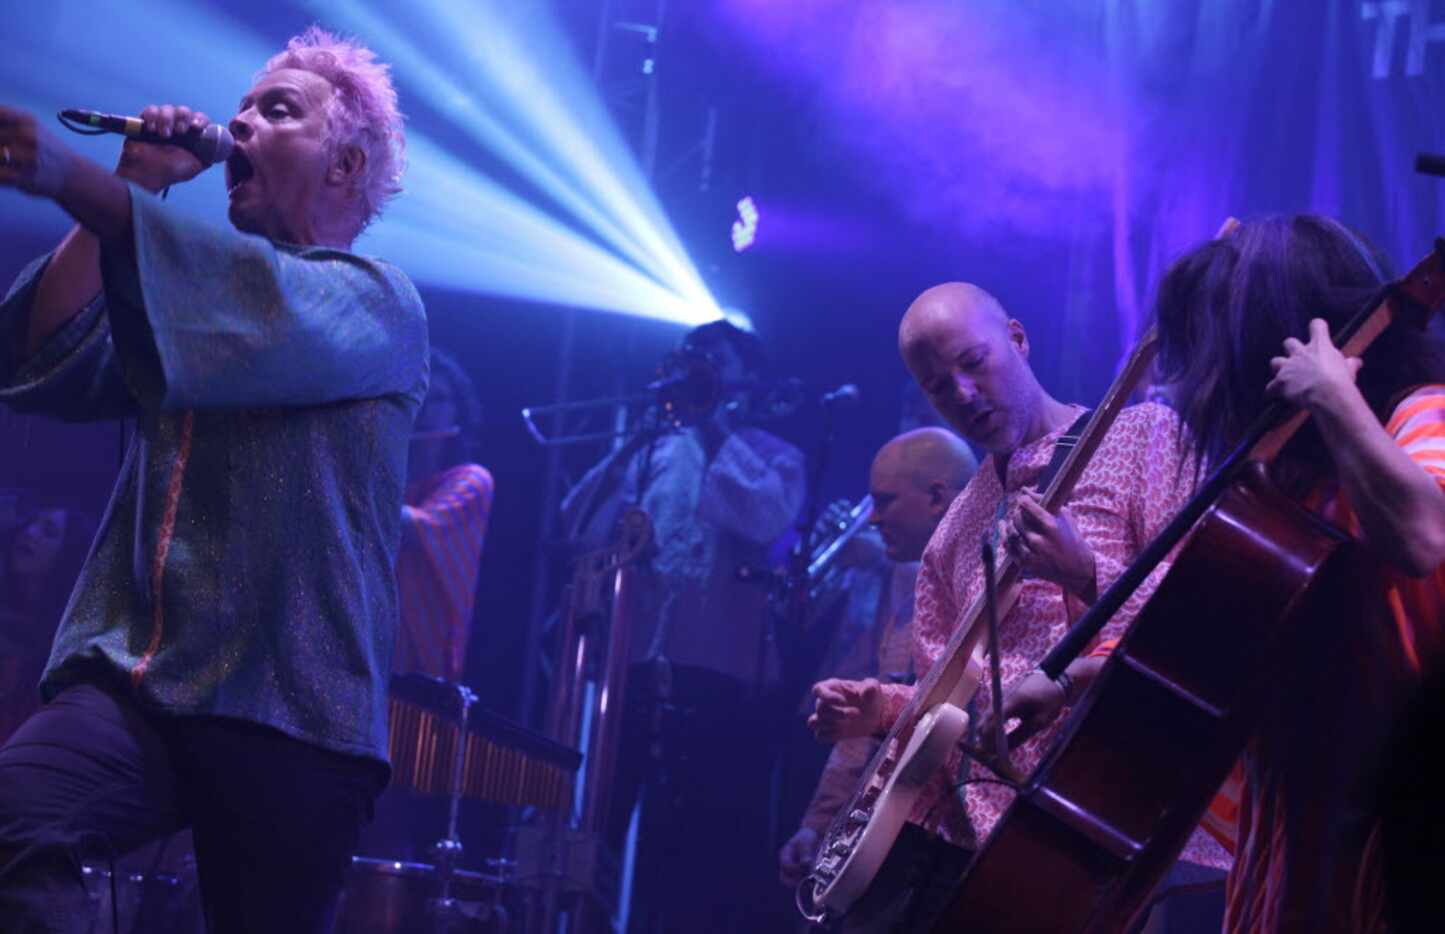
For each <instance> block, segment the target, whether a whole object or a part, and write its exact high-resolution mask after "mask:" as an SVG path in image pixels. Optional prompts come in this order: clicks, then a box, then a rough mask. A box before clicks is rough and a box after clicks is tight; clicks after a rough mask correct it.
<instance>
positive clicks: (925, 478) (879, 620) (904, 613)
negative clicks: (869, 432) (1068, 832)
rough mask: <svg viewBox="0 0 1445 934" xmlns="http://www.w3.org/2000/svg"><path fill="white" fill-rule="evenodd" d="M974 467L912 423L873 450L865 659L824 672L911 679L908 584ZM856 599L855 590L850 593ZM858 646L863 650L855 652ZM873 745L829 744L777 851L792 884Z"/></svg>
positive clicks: (943, 436)
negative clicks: (878, 571) (878, 569)
mask: <svg viewBox="0 0 1445 934" xmlns="http://www.w3.org/2000/svg"><path fill="white" fill-rule="evenodd" d="M977 470H978V462H977V461H976V460H975V459H974V456H973V452H971V451H970V450H969V449H968V445H966V444H964V443H963V441H962V440H960V439H959V437H958V436H957V435H955V434H953V433H952V432H950V431H947V430H945V429H943V428H918V429H915V430H913V431H908V432H905V433H903V434H901V435H898V436H897V437H895V438H893V439H892V440H890V441H889V442H888V443H886V444H884V445H883V447H882V448H880V449H879V450H878V453H877V455H876V456H875V457H874V458H873V465H872V468H871V469H870V471H869V474H868V490H869V493H870V494H871V495H872V497H873V512H872V513H871V514H870V515H869V517H868V521H869V524H870V525H871V526H872V527H873V528H874V529H876V530H877V532H878V533H879V535H880V536H881V537H882V540H883V546H884V555H885V557H886V585H885V587H884V588H882V592H881V593H877V594H876V595H875V594H868V596H873V599H872V600H871V601H868V605H867V607H866V608H867V609H871V610H872V613H871V614H869V615H870V616H871V617H872V618H871V619H870V620H869V622H871V623H872V625H871V626H870V627H869V630H868V632H867V637H866V638H863V639H858V640H855V648H854V652H853V653H852V654H855V655H866V656H867V663H865V664H859V663H858V662H856V661H854V662H852V663H851V664H850V662H849V661H847V660H844V661H841V662H839V663H836V665H835V666H834V667H832V668H830V669H829V674H830V676H833V677H848V676H850V674H851V672H850V670H849V669H850V668H863V669H865V670H864V671H861V672H859V673H858V674H857V675H856V677H868V676H872V677H875V678H878V679H879V680H880V681H883V682H886V683H895V684H897V683H904V684H906V683H909V682H910V681H911V680H912V669H913V659H912V648H913V644H912V634H913V629H912V626H913V586H914V582H915V581H916V580H917V578H918V560H919V559H920V558H922V557H923V549H924V547H925V546H926V545H927V544H928V540H929V538H930V537H931V536H932V535H933V531H934V529H936V528H937V527H938V523H939V522H940V521H941V520H942V519H943V516H944V514H945V513H947V512H948V507H949V505H950V504H952V502H953V499H954V497H955V496H957V495H958V494H959V492H960V491H962V490H963V488H964V486H966V485H967V484H968V481H969V480H970V479H971V478H972V477H973V474H974V472H975V471H977ZM850 600H854V601H857V600H859V598H858V597H850ZM860 650H861V651H860ZM877 748H878V742H877V740H875V739H874V738H872V737H867V736H862V737H854V738H852V739H845V740H842V741H841V742H839V743H837V744H836V745H834V746H833V749H832V751H831V752H830V753H829V755H828V761H827V764H826V765H825V766H824V767H823V773H822V775H821V776H819V778H818V783H817V787H816V789H815V790H814V792H813V798H812V800H811V801H810V802H809V804H808V808H807V811H806V812H805V813H804V815H803V818H802V821H801V824H800V826H799V827H798V829H797V831H796V832H795V833H794V834H793V835H792V837H790V838H789V839H788V841H787V842H786V843H785V844H783V847H782V849H781V850H779V851H778V876H779V878H780V879H781V880H782V882H783V884H784V885H787V886H796V885H797V884H798V883H799V882H800V881H802V878H803V876H805V875H806V874H807V873H808V872H809V870H811V869H812V866H813V859H814V857H815V856H816V855H817V850H818V841H819V840H820V839H821V837H822V836H823V834H825V833H826V832H827V830H828V826H829V824H831V823H832V821H833V818H834V816H835V815H836V814H837V812H838V809H839V808H841V807H842V806H843V805H845V804H847V803H848V800H849V799H850V798H851V797H852V795H853V791H854V789H855V788H856V787H857V784H858V779H859V777H860V776H861V775H862V774H863V768H864V766H865V765H866V764H867V762H868V760H869V759H870V758H871V757H872V756H873V753H874V751H875V750H876V749H877Z"/></svg>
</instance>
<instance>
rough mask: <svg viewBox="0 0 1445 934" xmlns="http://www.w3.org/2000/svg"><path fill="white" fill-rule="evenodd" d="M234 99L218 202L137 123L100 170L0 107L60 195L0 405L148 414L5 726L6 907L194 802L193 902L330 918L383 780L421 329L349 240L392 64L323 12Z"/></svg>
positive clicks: (38, 190) (179, 822)
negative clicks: (23, 706) (11, 728)
mask: <svg viewBox="0 0 1445 934" xmlns="http://www.w3.org/2000/svg"><path fill="white" fill-rule="evenodd" d="M142 120H143V122H144V124H145V130H146V131H147V133H148V134H150V135H151V138H152V139H159V140H163V141H164V140H174V139H175V138H177V137H184V136H188V135H189V134H191V133H193V132H195V131H196V130H197V129H198V128H205V127H206V126H208V125H209V121H208V119H207V117H206V115H205V114H202V113H199V112H197V111H194V110H191V109H189V108H186V107H180V106H172V105H164V106H153V107H147V108H146V109H145V111H144V112H143V114H142ZM227 129H228V130H229V132H230V134H231V135H232V136H233V137H234V141H235V144H234V148H233V150H232V152H231V154H230V156H229V158H228V159H227V160H226V165H225V174H226V187H227V191H228V199H229V216H230V224H208V223H203V222H199V221H197V220H195V219H192V218H189V217H185V216H182V215H180V214H178V213H176V212H174V211H173V210H171V209H170V208H169V207H168V206H167V205H165V204H164V203H163V202H162V201H161V200H159V199H158V198H156V197H155V194H156V193H157V192H161V191H162V190H164V189H166V188H168V187H169V186H172V185H177V184H181V183H183V182H186V181H188V180H190V179H191V178H193V177H194V176H196V175H197V174H199V173H200V172H201V171H203V169H204V166H203V164H202V162H201V161H200V160H199V159H197V158H196V156H195V155H193V154H192V153H191V152H190V151H188V150H187V149H186V148H184V147H183V146H173V145H163V144H160V143H157V142H142V141H139V140H136V139H131V140H128V141H127V142H126V143H125V146H124V149H123V152H122V155H121V158H120V163H119V166H118V167H117V168H116V170H115V171H114V172H108V171H106V170H105V169H103V168H102V167H100V166H98V165H96V164H94V163H93V162H90V161H88V160H86V159H84V158H81V157H80V156H78V155H76V154H75V153H74V152H72V151H71V150H70V149H68V148H67V147H66V146H65V145H64V144H63V143H61V142H60V141H59V140H58V139H57V138H56V137H55V136H54V135H52V134H51V133H49V132H47V131H46V130H44V129H43V128H41V126H40V125H39V124H38V123H37V121H36V119H35V117H34V116H32V115H31V114H28V113H25V112H22V111H18V110H14V109H10V108H5V107H0V185H4V186H8V187H13V188H17V189H20V190H21V191H25V192H28V193H30V194H32V195H35V196H37V197H41V198H46V199H49V200H51V201H53V202H55V203H56V204H57V205H58V206H59V207H60V208H62V209H63V210H65V211H66V212H67V213H68V214H70V216H71V217H72V218H74V219H75V221H76V226H75V227H74V228H73V229H72V230H71V231H70V233H69V234H67V235H66V236H65V238H64V239H63V240H62V241H61V243H60V244H59V246H57V248H56V249H55V250H54V251H53V252H51V253H49V254H48V255H46V256H44V257H42V258H40V259H38V260H37V261H36V262H35V263H33V264H32V265H31V266H30V267H29V268H27V269H26V270H24V271H23V272H22V273H21V275H20V277H19V278H18V280H17V281H16V282H15V283H14V285H13V286H12V287H11V289H10V292H9V295H8V296H7V297H6V298H5V299H4V301H3V303H0V403H3V404H6V405H9V406H12V407H13V408H14V409H15V410H17V411H22V412H34V413H43V414H49V415H52V416H55V417H57V418H63V419H71V420H87V419H88V420H96V419H108V418H117V417H126V418H133V419H135V423H136V430H135V432H134V433H133V435H132V436H131V443H130V447H129V450H128V451H127V453H126V457H125V461H124V464H123V465H122V468H121V472H120V476H119V477H118V479H117V482H116V486H115V490H114V492H113V493H112V496H111V501H110V505H109V507H108V508H107V510H106V514H105V518H104V520H103V521H102V523H101V526H100V529H99V531H98V533H97V535H96V539H95V542H94V544H93V545H92V547H91V550H90V554H89V557H88V558H87V560H86V562H85V565H84V567H83V569H82V570H81V573H80V577H79V580H78V581H77V583H76V586H75V590H74V592H73V593H72V594H71V597H70V600H69V603H68V605H67V608H66V611H65V614H64V618H63V619H62V621H61V624H60V628H59V630H58V632H57V633H56V636H55V642H54V646H53V647H52V650H51V653H50V661H49V664H48V666H47V667H46V669H45V672H44V674H43V675H42V677H41V681H40V685H39V690H40V694H41V696H42V697H43V698H44V700H45V704H44V706H43V707H41V709H40V710H39V711H38V712H37V713H36V714H34V715H33V716H32V717H31V718H30V719H29V720H27V721H26V722H25V723H24V724H23V725H22V726H20V728H19V729H18V730H17V731H16V733H15V735H14V736H12V737H11V738H10V740H9V741H8V742H7V743H6V744H5V745H4V746H3V747H0V918H4V919H5V921H4V924H5V926H6V929H7V930H10V929H16V928H18V929H20V930H26V931H55V932H60V931H66V932H80V931H89V930H91V923H92V919H91V918H90V911H91V908H90V905H89V903H88V900H87V896H86V891H85V889H84V887H83V885H82V879H81V875H80V872H79V865H80V860H81V859H82V858H85V857H87V856H92V857H93V856H102V857H103V856H106V855H111V854H123V853H125V852H127V851H129V850H132V849H134V848H136V847H138V846H140V845H142V844H144V843H146V842H148V841H150V840H153V839H156V838H158V837H160V836H163V835H166V834H169V833H171V832H174V831H175V830H177V829H179V828H181V827H186V826H189V827H190V828H191V829H192V831H193V833H194V839H195V849H196V857H197V867H198V871H199V875H200V882H201V893H202V899H203V902H204V907H205V913H206V916H207V921H208V928H209V930H211V931H213V932H231V931H234V932H254V931H298V932H301V931H305V932H313V931H327V930H329V929H330V927H331V924H332V918H333V915H334V913H335V906H336V900H337V896H338V894H339V892H340V889H341V885H342V882H343V878H344V873H345V871H346V869H347V867H348V866H349V864H350V857H351V853H352V851H353V849H354V848H355V845H356V841H357V837H358V834H359V832H360V829H361V827H362V825H363V824H364V823H365V822H366V821H367V820H369V819H370V817H371V813H372V806H373V801H374V799H375V797H376V795H377V793H378V792H379V790H380V789H381V787H382V786H383V785H384V784H385V782H386V780H387V775H388V764H387V758H386V756H387V735H386V733H387V719H386V678H387V675H388V673H389V671H390V668H391V653H392V648H393V643H394V642H395V638H396V625H397V615H398V609H397V586H396V576H395V570H394V568H395V565H396V557H397V551H398V547H399V542H400V538H401V518H402V506H403V488H404V485H405V480H406V454H407V445H408V439H409V438H410V436H411V433H412V425H413V421H414V419H415V417H416V414H417V411H418V409H419V408H420V406H421V403H422V399H423V398H424V396H425V395H426V392H427V380H428V366H427V352H428V348H427V328H426V318H425V314H424V312H423V309H422V305H421V301H420V299H419V298H418V296H417V294H416V290H415V289H414V288H413V287H412V284H411V282H410V281H409V280H408V279H407V277H406V276H405V274H403V273H402V272H401V271H400V270H398V269H396V268H395V267H393V266H391V265H389V264H387V263H385V262H382V261H380V260H377V259H373V258H369V257H364V256H359V255H357V254H355V253H353V252H352V251H351V245H352V242H353V241H354V240H355V239H356V237H357V235H358V234H359V233H360V232H361V231H362V229H363V228H364V227H365V226H366V225H367V224H368V223H369V222H370V221H372V220H373V219H374V218H375V217H376V216H377V215H378V214H379V213H380V211H381V210H382V208H383V207H384V205H385V204H386V202H387V200H388V199H390V198H391V197H392V196H393V195H394V194H396V193H397V192H398V191H399V190H400V178H401V174H402V168H403V162H404V138H403V134H402V121H401V115H400V113H399V112H398V110H397V100H396V93H395V91H394V90H393V88H392V85H391V81H390V78H389V76H388V70H387V67H386V66H385V65H383V64H381V63H379V62H377V61H376V59H375V56H374V55H373V54H372V53H371V52H370V51H369V50H367V49H366V48H364V47H362V46H360V45H358V44H356V43H355V42H352V41H347V40H342V39H339V38H337V37H335V36H332V35H330V34H328V33H326V32H324V31H322V30H320V29H318V28H315V27H313V28H311V29H309V30H307V31H306V32H305V33H304V34H303V35H301V36H298V37H296V38H295V39H292V40H291V42H290V44H289V45H288V46H287V48H286V49H285V51H283V52H281V53H280V54H279V55H277V56H275V57H274V58H272V59H271V60H270V61H269V62H268V63H267V64H266V66H265V68H264V69H263V70H262V71H261V73H260V74H259V75H258V76H257V77H256V79H255V82H254V84H253V86H252V87H251V89H250V90H249V91H247V92H246V94H245V95H244V96H243V97H242V98H241V100H240V104H239V106H238V109H237V113H236V115H235V116H234V117H232V118H231V120H230V121H229V123H228V124H227ZM12 926H13V927H12Z"/></svg>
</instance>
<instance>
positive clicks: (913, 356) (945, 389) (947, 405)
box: [898, 282, 1047, 454]
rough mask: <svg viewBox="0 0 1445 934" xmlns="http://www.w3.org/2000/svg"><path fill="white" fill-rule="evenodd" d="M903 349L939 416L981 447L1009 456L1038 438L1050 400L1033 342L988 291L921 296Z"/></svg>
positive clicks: (906, 326)
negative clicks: (1037, 371)
mask: <svg viewBox="0 0 1445 934" xmlns="http://www.w3.org/2000/svg"><path fill="white" fill-rule="evenodd" d="M898 349H899V351H900V352H901V353H902V355H903V362H904V364H905V365H906V366H907V367H908V372H909V373H911V374H913V379H914V381H915V382H917V383H918V387H919V388H920V389H922V390H923V394H924V395H925V396H926V397H927V398H928V401H929V402H930V403H931V404H932V405H933V407H934V409H936V410H937V411H938V414H940V415H942V416H943V417H944V419H945V420H946V421H947V422H948V423H949V424H950V425H952V426H953V428H954V430H955V431H957V432H958V433H959V434H961V435H962V436H963V437H965V438H967V439H968V440H969V442H971V443H972V444H973V445H974V446H975V447H978V448H982V449H983V450H985V451H989V452H992V453H998V454H1007V453H1009V452H1012V451H1014V450H1015V449H1017V448H1018V447H1019V445H1021V444H1022V443H1023V442H1024V440H1025V439H1026V438H1028V437H1030V436H1031V434H1034V433H1037V428H1038V425H1039V424H1040V423H1041V417H1040V413H1041V412H1042V411H1043V410H1044V406H1045V404H1046V403H1047V397H1046V396H1045V394H1044V391H1043V388H1042V387H1041V386H1040V385H1039V382H1038V380H1037V379H1035V378H1034V371H1033V369H1032V368H1030V366H1029V362H1028V359H1029V339H1028V335H1027V334H1026V333H1025V332H1024V327H1023V325H1022V324H1019V323H1018V322H1017V321H1015V320H1014V319H1013V318H1010V317H1009V315H1008V312H1006V311H1004V309H1003V306H1002V305H1000V304H999V302H998V299H996V298H994V297H993V296H992V295H990V294H989V293H987V292H985V291H984V290H983V289H981V288H979V287H978V286H976V285H970V284H969V283H967V282H946V283H944V284H943V285H937V286H934V287H933V288H931V289H929V290H928V291H926V292H924V293H923V294H922V295H920V296H918V298H917V299H916V300H915V301H914V302H913V304H912V305H910V306H908V311H907V313H905V314H904V316H903V321H902V322H901V323H900V324H899V326H898Z"/></svg>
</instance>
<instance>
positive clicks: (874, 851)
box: [798, 656, 983, 921]
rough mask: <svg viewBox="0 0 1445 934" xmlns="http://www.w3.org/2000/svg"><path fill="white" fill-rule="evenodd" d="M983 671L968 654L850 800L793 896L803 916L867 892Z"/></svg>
mask: <svg viewBox="0 0 1445 934" xmlns="http://www.w3.org/2000/svg"><path fill="white" fill-rule="evenodd" d="M982 673H983V668H982V666H981V665H980V664H979V661H978V658H977V656H974V657H971V658H970V659H969V665H968V667H967V669H966V671H965V673H964V676H963V678H962V680H961V681H960V682H959V688H958V690H957V691H955V692H954V696H953V697H951V698H950V700H949V702H945V703H942V704H938V705H936V706H934V707H932V708H931V709H929V710H928V711H926V712H925V713H924V714H923V716H922V717H920V718H919V720H918V723H917V725H916V726H915V727H914V728H913V731H912V732H911V733H910V734H909V735H908V736H907V737H906V741H904V742H903V743H902V748H901V749H899V750H898V751H897V752H896V754H893V755H890V758H891V759H892V760H893V761H892V762H890V763H887V765H886V766H885V767H884V768H880V769H879V770H878V771H877V773H876V775H877V779H876V781H875V784H874V786H873V787H871V788H869V789H867V790H866V791H865V793H864V794H862V795H861V796H860V797H859V798H858V800H857V801H856V802H855V803H856V804H858V805H859V806H857V807H855V808H854V809H853V811H852V813H850V814H848V815H847V816H846V817H845V818H844V819H843V820H841V821H839V822H838V823H837V825H836V826H835V827H834V828H833V830H832V832H830V833H829V834H828V836H827V837H825V838H824V840H823V843H822V846H821V847H820V848H819V852H818V856H817V860H816V862H815V864H814V869H813V873H812V875H810V876H809V878H808V879H807V880H805V882H804V887H803V888H802V889H800V890H799V894H798V898H799V902H800V903H799V906H798V907H799V909H800V910H801V911H802V912H803V914H804V915H805V916H807V917H810V918H814V919H816V920H819V921H821V920H824V919H826V918H836V917H838V916H840V915H842V914H843V913H845V912H846V911H847V910H848V909H849V908H850V907H851V906H852V905H853V904H854V903H855V902H857V901H858V899H859V898H861V897H862V896H863V893H864V892H865V891H867V889H868V886H869V884H870V883H872V881H873V878H874V877H875V876H876V875H877V874H878V870H879V868H880V867H881V866H882V865H883V860H884V859H885V858H886V857H887V856H888V851H889V850H891V849H892V848H893V843H894V841H896V840H897V839H898V834H899V833H900V832H901V831H902V830H903V825H904V823H905V822H906V821H907V820H908V815H909V814H911V813H912V812H913V805H914V803H915V802H917V800H918V796H919V794H920V793H921V792H922V791H923V788H924V786H925V785H927V784H928V782H929V780H930V779H932V778H933V777H934V776H936V775H937V774H939V770H940V769H942V768H943V767H944V766H945V765H946V764H947V763H948V757H949V755H950V754H951V753H952V752H953V751H954V750H955V749H957V748H958V745H959V743H960V742H962V740H963V738H964V733H965V732H966V731H967V730H968V714H966V713H964V711H963V709H962V705H963V704H966V703H967V700H968V698H971V697H972V696H973V692H974V691H975V690H976V689H977V686H978V682H979V680H980V677H981V676H982ZM955 700H958V701H960V703H954V702H953V701H955Z"/></svg>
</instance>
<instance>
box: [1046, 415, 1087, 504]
mask: <svg viewBox="0 0 1445 934" xmlns="http://www.w3.org/2000/svg"><path fill="white" fill-rule="evenodd" d="M1093 414H1094V410H1093V409H1085V410H1084V411H1083V413H1082V414H1081V415H1079V417H1078V418H1076V419H1074V423H1073V424H1072V425H1070V426H1069V427H1068V430H1067V431H1065V432H1064V433H1063V434H1061V435H1059V440H1057V441H1055V442H1054V456H1053V457H1051V458H1050V459H1049V465H1048V466H1047V467H1045V468H1044V472H1043V473H1041V474H1039V481H1038V484H1037V487H1038V491H1039V492H1040V493H1042V492H1044V491H1045V490H1047V489H1048V488H1049V484H1050V483H1053V482H1054V474H1056V473H1058V472H1059V468H1060V467H1062V466H1064V459H1065V458H1067V457H1068V456H1069V452H1070V451H1072V450H1073V449H1074V446H1075V445H1077V444H1078V443H1079V438H1080V437H1081V436H1082V435H1083V434H1084V427H1085V426H1086V425H1088V424H1089V416H1090V415H1093Z"/></svg>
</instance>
